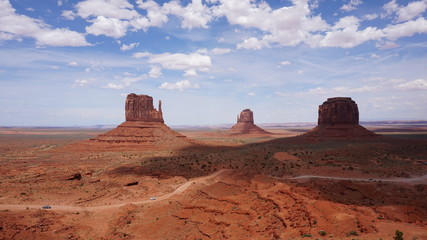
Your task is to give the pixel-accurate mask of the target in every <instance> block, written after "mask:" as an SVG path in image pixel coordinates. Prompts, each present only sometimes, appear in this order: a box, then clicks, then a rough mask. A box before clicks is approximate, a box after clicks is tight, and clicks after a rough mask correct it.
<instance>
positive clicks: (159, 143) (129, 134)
mask: <svg viewBox="0 0 427 240" xmlns="http://www.w3.org/2000/svg"><path fill="white" fill-rule="evenodd" d="M158 108H159V109H158V110H157V109H156V108H154V106H153V98H152V97H151V96H148V95H137V94H134V93H131V94H129V95H128V96H127V97H126V104H125V117H126V121H125V122H123V123H122V124H120V125H119V126H117V127H116V128H114V129H112V130H111V131H109V132H107V133H104V134H100V135H98V136H97V137H95V138H93V139H90V140H89V141H87V142H86V143H87V144H90V145H92V146H93V147H94V148H100V149H104V148H105V149H108V150H112V151H114V150H115V149H116V150H119V151H120V150H125V149H126V150H136V151H141V150H144V151H145V150H148V151H151V150H161V149H163V150H164V149H173V148H181V147H186V146H190V145H191V144H192V141H191V140H190V139H188V138H187V137H185V136H184V135H182V134H180V133H178V132H175V131H173V130H172V129H170V128H169V127H168V126H166V125H165V124H164V120H163V113H162V102H161V101H159V107H158Z"/></svg>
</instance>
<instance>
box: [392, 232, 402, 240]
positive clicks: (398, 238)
mask: <svg viewBox="0 0 427 240" xmlns="http://www.w3.org/2000/svg"><path fill="white" fill-rule="evenodd" d="M393 239H394V240H403V232H401V231H399V230H396V235H395V236H394V237H393Z"/></svg>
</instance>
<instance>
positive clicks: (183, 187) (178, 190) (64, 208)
mask: <svg viewBox="0 0 427 240" xmlns="http://www.w3.org/2000/svg"><path fill="white" fill-rule="evenodd" d="M230 171H231V170H228V169H222V170H219V171H217V172H215V173H213V174H211V175H208V176H204V177H199V178H194V179H192V180H190V181H188V182H186V183H184V184H182V185H180V186H179V187H177V188H176V189H175V190H174V191H173V192H171V193H168V194H165V195H163V196H160V197H157V199H156V200H150V199H148V200H141V201H134V202H123V203H119V204H111V205H101V206H90V207H80V206H65V205H51V207H52V210H54V211H100V210H106V209H111V208H119V207H123V206H125V205H127V204H135V205H141V204H149V203H155V202H159V201H163V200H166V199H168V198H171V197H173V196H175V195H177V194H181V193H183V192H184V191H185V190H187V189H188V188H189V187H190V186H191V185H193V184H196V183H207V182H208V180H210V179H213V178H215V177H217V176H219V175H220V174H222V173H224V172H230ZM215 182H217V181H214V182H213V183H215ZM213 183H211V184H213ZM42 206H43V204H36V205H35V204H32V205H27V204H0V210H9V211H19V210H26V209H40V208H41V207H42Z"/></svg>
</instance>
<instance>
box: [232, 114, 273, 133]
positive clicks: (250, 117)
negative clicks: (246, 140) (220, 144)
mask: <svg viewBox="0 0 427 240" xmlns="http://www.w3.org/2000/svg"><path fill="white" fill-rule="evenodd" d="M230 132H231V134H238V135H246V134H264V135H266V134H271V133H270V132H267V131H265V130H264V129H262V128H260V127H258V126H257V125H255V124H254V113H253V112H252V111H251V110H250V109H244V110H243V111H242V112H241V113H240V115H238V116H237V123H236V124H235V125H234V126H233V127H231V129H230Z"/></svg>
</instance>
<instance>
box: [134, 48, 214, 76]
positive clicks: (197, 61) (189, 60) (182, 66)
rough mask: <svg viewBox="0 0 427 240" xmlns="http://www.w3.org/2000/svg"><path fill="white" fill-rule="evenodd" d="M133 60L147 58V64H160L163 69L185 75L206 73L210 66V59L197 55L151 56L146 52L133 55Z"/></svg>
mask: <svg viewBox="0 0 427 240" xmlns="http://www.w3.org/2000/svg"><path fill="white" fill-rule="evenodd" d="M133 57H135V58H141V57H148V58H149V59H148V62H149V63H152V64H160V65H161V66H162V67H163V68H166V69H172V70H183V71H186V72H187V73H188V72H189V71H190V72H191V71H194V72H195V71H202V72H207V71H209V68H210V67H211V66H212V62H211V58H210V57H209V56H206V55H202V54H199V53H191V54H183V53H174V54H172V53H163V54H151V53H147V52H138V53H135V54H133Z"/></svg>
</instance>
